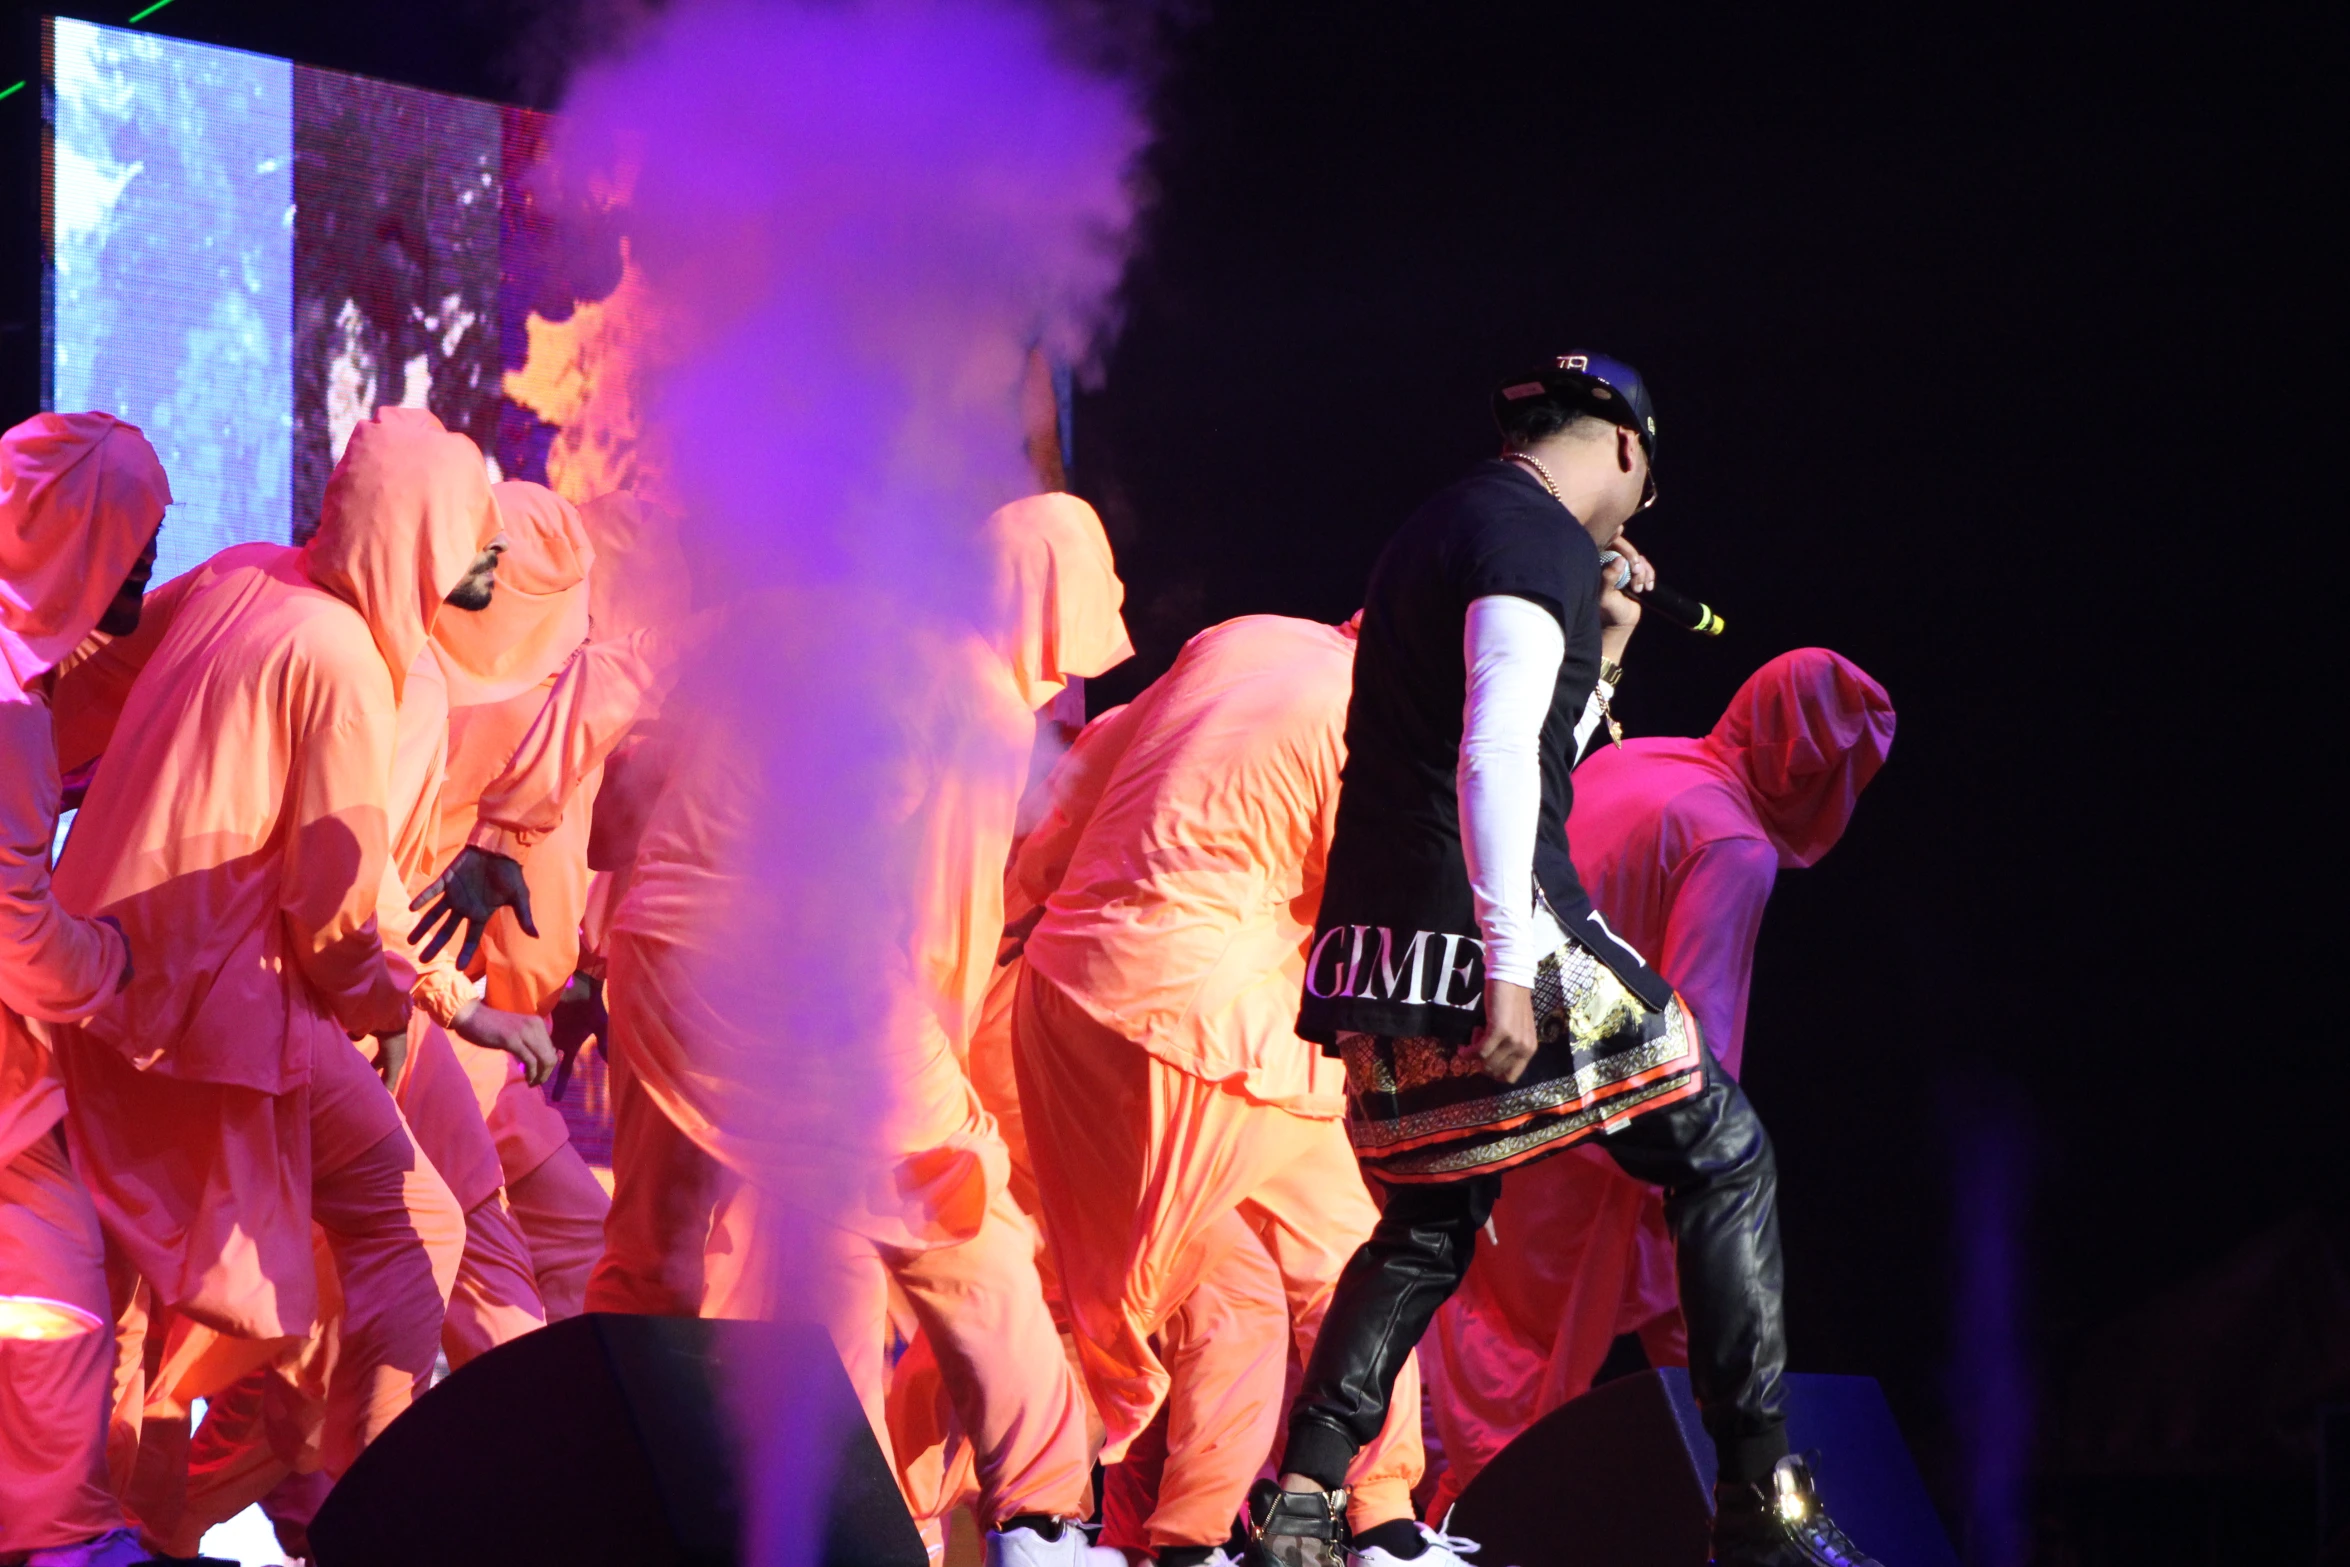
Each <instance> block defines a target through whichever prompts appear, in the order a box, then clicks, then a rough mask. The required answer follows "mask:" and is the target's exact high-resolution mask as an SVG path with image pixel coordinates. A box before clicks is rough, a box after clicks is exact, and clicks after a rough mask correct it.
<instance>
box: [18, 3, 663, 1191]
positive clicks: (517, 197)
mask: <svg viewBox="0 0 2350 1567" xmlns="http://www.w3.org/2000/svg"><path fill="white" fill-rule="evenodd" d="M46 26H47V37H46V45H47V48H46V60H47V65H48V78H49V83H48V85H49V88H50V96H49V105H50V112H49V119H48V123H47V134H46V136H45V138H44V169H43V187H42V194H43V216H44V228H45V237H46V240H47V254H48V272H47V277H46V296H45V310H44V316H43V327H44V348H45V359H44V364H43V391H44V396H43V404H44V406H46V407H49V408H55V409H86V408H94V409H102V410H104V411H106V412H108V413H112V414H115V415H117V416H118V417H120V418H123V419H127V420H129V421H130V422H131V423H133V424H136V425H138V426H140V427H141V428H142V429H143V430H145V431H146V433H147V436H148V438H149V439H150V440H151V441H152V442H153V443H154V445H155V449H156V451H157V453H158V454H159V455H160V456H161V457H162V459H163V464H164V468H165V470H166V471H167V472H168V473H169V474H170V476H171V487H172V494H173V505H172V508H171V511H170V513H169V515H168V517H167V518H166V520H165V525H164V530H163V537H162V543H161V547H160V551H159V556H160V558H159V560H158V562H157V567H156V580H157V581H163V580H166V579H168V578H170V577H172V576H175V575H177V574H178V573H180V572H182V571H185V570H187V569H188V568H190V567H192V566H194V565H196V564H198V563H199V562H201V561H203V560H204V559H205V558H207V557H208V556H210V555H212V554H213V553H214V552H215V551H218V550H220V549H222V548H223V547H225V546H227V545H230V544H237V543H243V542H246V541H249V540H268V541H274V542H281V543H283V542H298V541H299V540H301V539H303V538H306V537H307V536H308V535H309V532H310V530H311V528H312V527H313V526H314V525H315V522H316V519H317V516H318V507H319V502H320V499H321V497H322V496H323V495H324V493H325V489H326V480H327V475H328V474H329V473H330V472H331V471H332V470H333V468H334V463H335V459H336V458H337V457H338V456H340V455H341V453H342V449H343V443H344V442H345V441H346V440H348V439H349V437H350V433H351V430H352V428H353V426H355V425H357V424H358V423H359V422H360V421H362V420H364V419H365V418H367V416H368V415H369V414H370V413H372V412H373V411H374V410H375V409H376V408H377V407H378V406H381V405H383V404H395V405H405V406H410V407H424V408H429V409H431V410H432V411H433V412H434V413H435V414H437V415H438V416H439V417H440V419H441V421H442V422H443V423H444V424H446V425H448V426H449V427H450V428H451V429H453V430H462V431H464V432H465V433H466V434H468V435H470V436H472V437H473V439H474V441H475V443H476V444H478V445H479V446H480V447H481V449H482V452H483V455H484V458H485V460H486V461H487V464H488V466H489V469H490V474H491V477H492V478H493V479H496V478H528V479H536V480H538V481H540V482H541V483H545V484H549V485H552V486H553V487H554V488H555V489H557V490H559V491H561V492H562V493H563V494H565V495H566V496H568V497H570V498H571V499H573V500H575V501H579V500H586V499H589V498H591V497H593V496H596V495H599V494H602V493H604V492H605V491H608V490H613V489H619V488H622V487H625V486H628V485H630V484H631V483H632V482H633V480H634V478H635V473H634V460H635V459H634V453H635V448H636V438H635V426H634V407H635V404H634V401H633V399H632V397H631V396H630V394H629V392H628V389H627V388H628V386H629V384H630V379H631V378H630V374H629V367H630V365H631V364H632V363H633V360H632V357H631V355H632V349H631V345H632V343H633V341H634V339H633V338H632V337H631V335H630V332H629V331H628V329H627V323H628V321H629V320H630V318H631V317H630V309H631V301H632V300H635V299H638V298H640V297H641V295H640V293H639V292H638V290H639V284H638V283H637V280H636V277H635V274H634V272H633V271H632V270H631V269H630V268H629V266H628V263H627V254H626V245H625V241H624V240H622V239H621V238H620V237H619V236H618V234H617V231H616V230H613V229H612V228H611V226H610V225H609V224H606V225H604V227H603V229H602V231H600V232H598V233H596V234H594V235H593V236H591V237H590V238H589V239H587V240H585V241H583V240H582V239H581V238H580V236H579V233H578V226H577V225H574V227H573V230H572V231H571V237H570V239H569V240H568V242H567V243H565V244H561V245H559V244H557V242H556V239H555V226H554V225H553V224H551V223H549V222H547V221H544V220H543V218H542V217H541V216H540V213H539V209H538V208H537V206H536V205H535V201H534V197H533V195H532V193H531V191H530V190H529V189H528V187H527V181H526V180H525V178H524V175H525V174H526V173H527V172H528V171H529V170H530V169H531V168H532V167H533V166H534V165H535V164H536V163H537V161H538V159H539V157H540V155H541V153H542V152H543V150H544V147H545V144H546V138H547V134H548V132H549V130H550V129H551V123H550V121H549V119H548V117H547V116H545V115H542V114H537V113H534V112H532V111H530V110H526V109H516V108H511V107H506V106H502V105H498V104H490V103H483V102H480V101H478V100H475V99H470V98H460V97H454V96H451V95H450V94H447V93H436V92H427V91H424V90H422V89H420V88H415V87H405V86H400V85H398V84H396V83H391V82H383V81H375V80H372V79H369V78H366V77H360V76H352V75H349V74H346V73H343V72H339V71H326V70H318V69H314V68H312V67H310V66H304V65H296V64H294V63H293V62H291V61H288V60H280V59H272V58H270V57H268V56H264V55H255V54H246V53H242V52H240V51H238V50H233V49H221V48H214V47H212V46H209V45H205V44H196V43H189V42H186V41H184V40H181V39H176V38H164V37H158V36H156V35H154V34H151V33H144V32H138V31H134V30H131V29H127V28H117V27H101V26H98V25H95V24H93V23H89V22H81V21H73V20H69V19H66V18H55V19H52V20H50V21H48V22H47V24H46ZM591 226H592V225H591ZM69 820H70V818H69ZM61 840H62V833H61ZM604 1090H605V1078H604V1061H603V1057H602V1051H601V1050H600V1049H591V1050H589V1051H588V1052H587V1053H586V1054H585V1055H584V1056H583V1057H582V1058H581V1060H580V1062H579V1068H578V1073H577V1075H576V1076H575V1077H574V1079H573V1083H572V1087H571V1091H570V1093H569V1094H568V1095H567V1097H566V1101H565V1103H564V1105H563V1110H564V1113H565V1119H566V1120H567V1121H569V1122H570V1123H571V1126H572V1136H573V1140H574V1142H575V1143H577V1144H579V1146H580V1148H581V1152H582V1153H583V1154H584V1155H585V1156H586V1157H587V1158H588V1159H589V1160H590V1161H591V1162H594V1163H596V1164H608V1163H609V1162H610V1160H611V1117H610V1107H609V1104H608V1101H607V1100H606V1097H605V1091H604Z"/></svg>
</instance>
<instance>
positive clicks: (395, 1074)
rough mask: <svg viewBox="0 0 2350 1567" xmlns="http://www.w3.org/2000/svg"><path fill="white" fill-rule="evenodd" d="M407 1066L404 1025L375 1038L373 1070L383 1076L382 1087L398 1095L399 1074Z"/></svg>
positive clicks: (406, 1040) (406, 1034)
mask: <svg viewBox="0 0 2350 1567" xmlns="http://www.w3.org/2000/svg"><path fill="white" fill-rule="evenodd" d="M407 1065H408V1029H407V1026H406V1025H405V1024H403V1025H402V1026H401V1027H399V1028H398V1029H396V1030H394V1031H393V1032H391V1033H389V1034H378V1035H376V1036H375V1069H376V1071H377V1072H379V1073H381V1074H382V1075H383V1080H384V1087H386V1088H388V1089H390V1090H392V1091H393V1092H394V1093H398V1092H399V1091H400V1073H401V1071H402V1070H404V1069H405V1068H406V1067H407Z"/></svg>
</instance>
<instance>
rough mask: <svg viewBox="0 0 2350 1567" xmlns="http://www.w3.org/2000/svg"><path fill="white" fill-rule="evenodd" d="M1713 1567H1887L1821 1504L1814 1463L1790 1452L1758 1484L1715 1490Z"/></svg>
mask: <svg viewBox="0 0 2350 1567" xmlns="http://www.w3.org/2000/svg"><path fill="white" fill-rule="evenodd" d="M1713 1567H1883V1564H1882V1563H1880V1562H1879V1561H1878V1560H1877V1559H1876V1558H1875V1557H1874V1556H1871V1555H1869V1554H1868V1553H1867V1552H1866V1551H1864V1550H1862V1549H1861V1548H1860V1547H1859V1546H1857V1545H1855V1544H1853V1543H1852V1539H1851V1537H1850V1536H1848V1535H1847V1534H1845V1532H1844V1531H1843V1530H1841V1529H1839V1528H1837V1527H1836V1520H1835V1519H1833V1518H1830V1517H1829V1516H1828V1510H1827V1509H1826V1508H1824V1507H1822V1506H1821V1505H1820V1493H1819V1491H1818V1489H1817V1488H1816V1487H1814V1486H1813V1484H1812V1478H1811V1464H1810V1463H1809V1462H1808V1461H1806V1460H1805V1459H1802V1458H1799V1457H1797V1456H1795V1455H1794V1454H1792V1453H1790V1454H1788V1455H1787V1456H1786V1457H1785V1458H1782V1459H1780V1460H1779V1462H1778V1466H1777V1467H1776V1468H1774V1469H1773V1470H1772V1471H1771V1477H1770V1479H1769V1480H1768V1481H1765V1482H1763V1483H1761V1484H1759V1485H1717V1486H1715V1487H1714V1554H1713Z"/></svg>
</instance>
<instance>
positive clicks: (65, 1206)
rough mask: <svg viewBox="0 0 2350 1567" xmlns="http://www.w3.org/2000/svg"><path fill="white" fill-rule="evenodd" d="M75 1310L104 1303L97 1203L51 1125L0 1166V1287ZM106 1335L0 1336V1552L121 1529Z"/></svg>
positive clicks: (105, 1313) (110, 1350) (99, 1311)
mask: <svg viewBox="0 0 2350 1567" xmlns="http://www.w3.org/2000/svg"><path fill="white" fill-rule="evenodd" d="M8 1295H23V1296H32V1297H35V1298H37V1299H40V1300H53V1301H61V1302H63V1303H65V1304H66V1305H69V1306H76V1307H79V1308H80V1309H81V1310H83V1311H86V1312H88V1313H89V1314H90V1315H91V1316H92V1317H94V1318H96V1319H97V1320H98V1321H99V1322H101V1323H103V1322H107V1321H109V1320H111V1319H112V1316H113V1312H112V1309H111V1307H110V1306H109V1304H108V1301H107V1293H106V1267H105V1242H104V1241H103V1240H102V1239H101V1238H100V1235H99V1232H98V1211H97V1209H95V1208H93V1207H92V1206H91V1205H90V1195H89V1193H87V1192H85V1191H84V1190H82V1183H81V1182H80V1181H79V1180H77V1179H76V1178H75V1176H74V1173H73V1164H72V1161H71V1160H69V1159H68V1158H67V1157H66V1152H65V1138H64V1134H63V1131H62V1129H61V1128H57V1127H52V1128H50V1129H49V1130H48V1131H47V1132H45V1133H43V1134H42V1135H41V1136H40V1137H39V1138H38V1139H36V1140H35V1141H34V1142H33V1143H32V1144H31V1145H30V1146H28V1147H27V1148H25V1150H24V1151H23V1152H21V1153H19V1154H18V1155H17V1156H16V1157H15V1158H14V1159H11V1160H10V1161H9V1162H8V1163H7V1164H5V1165H0V1296H8ZM113 1370H114V1338H113V1335H112V1334H110V1333H107V1332H105V1331H103V1330H102V1329H92V1330H91V1331H89V1332H86V1333H77V1334H75V1335H74V1336H72V1337H71V1338H59V1339H38V1340H15V1339H6V1338H0V1556H6V1555H8V1554H9V1553H12V1552H17V1551H33V1550H40V1549H42V1548H44V1547H48V1546H59V1545H73V1544H78V1543H80V1542H81V1541H84V1540H87V1539H90V1538H92V1537H94V1536H96V1535H101V1534H104V1533H105V1532H106V1531H107V1530H109V1529H119V1528H121V1527H122V1509H121V1508H119V1507H118V1506H116V1505H115V1500H114V1489H113V1487H112V1485H111V1484H110V1483H109V1482H108V1479H107V1472H106V1411H107V1385H108V1382H109V1380H110V1378H111V1376H112V1373H113Z"/></svg>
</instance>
